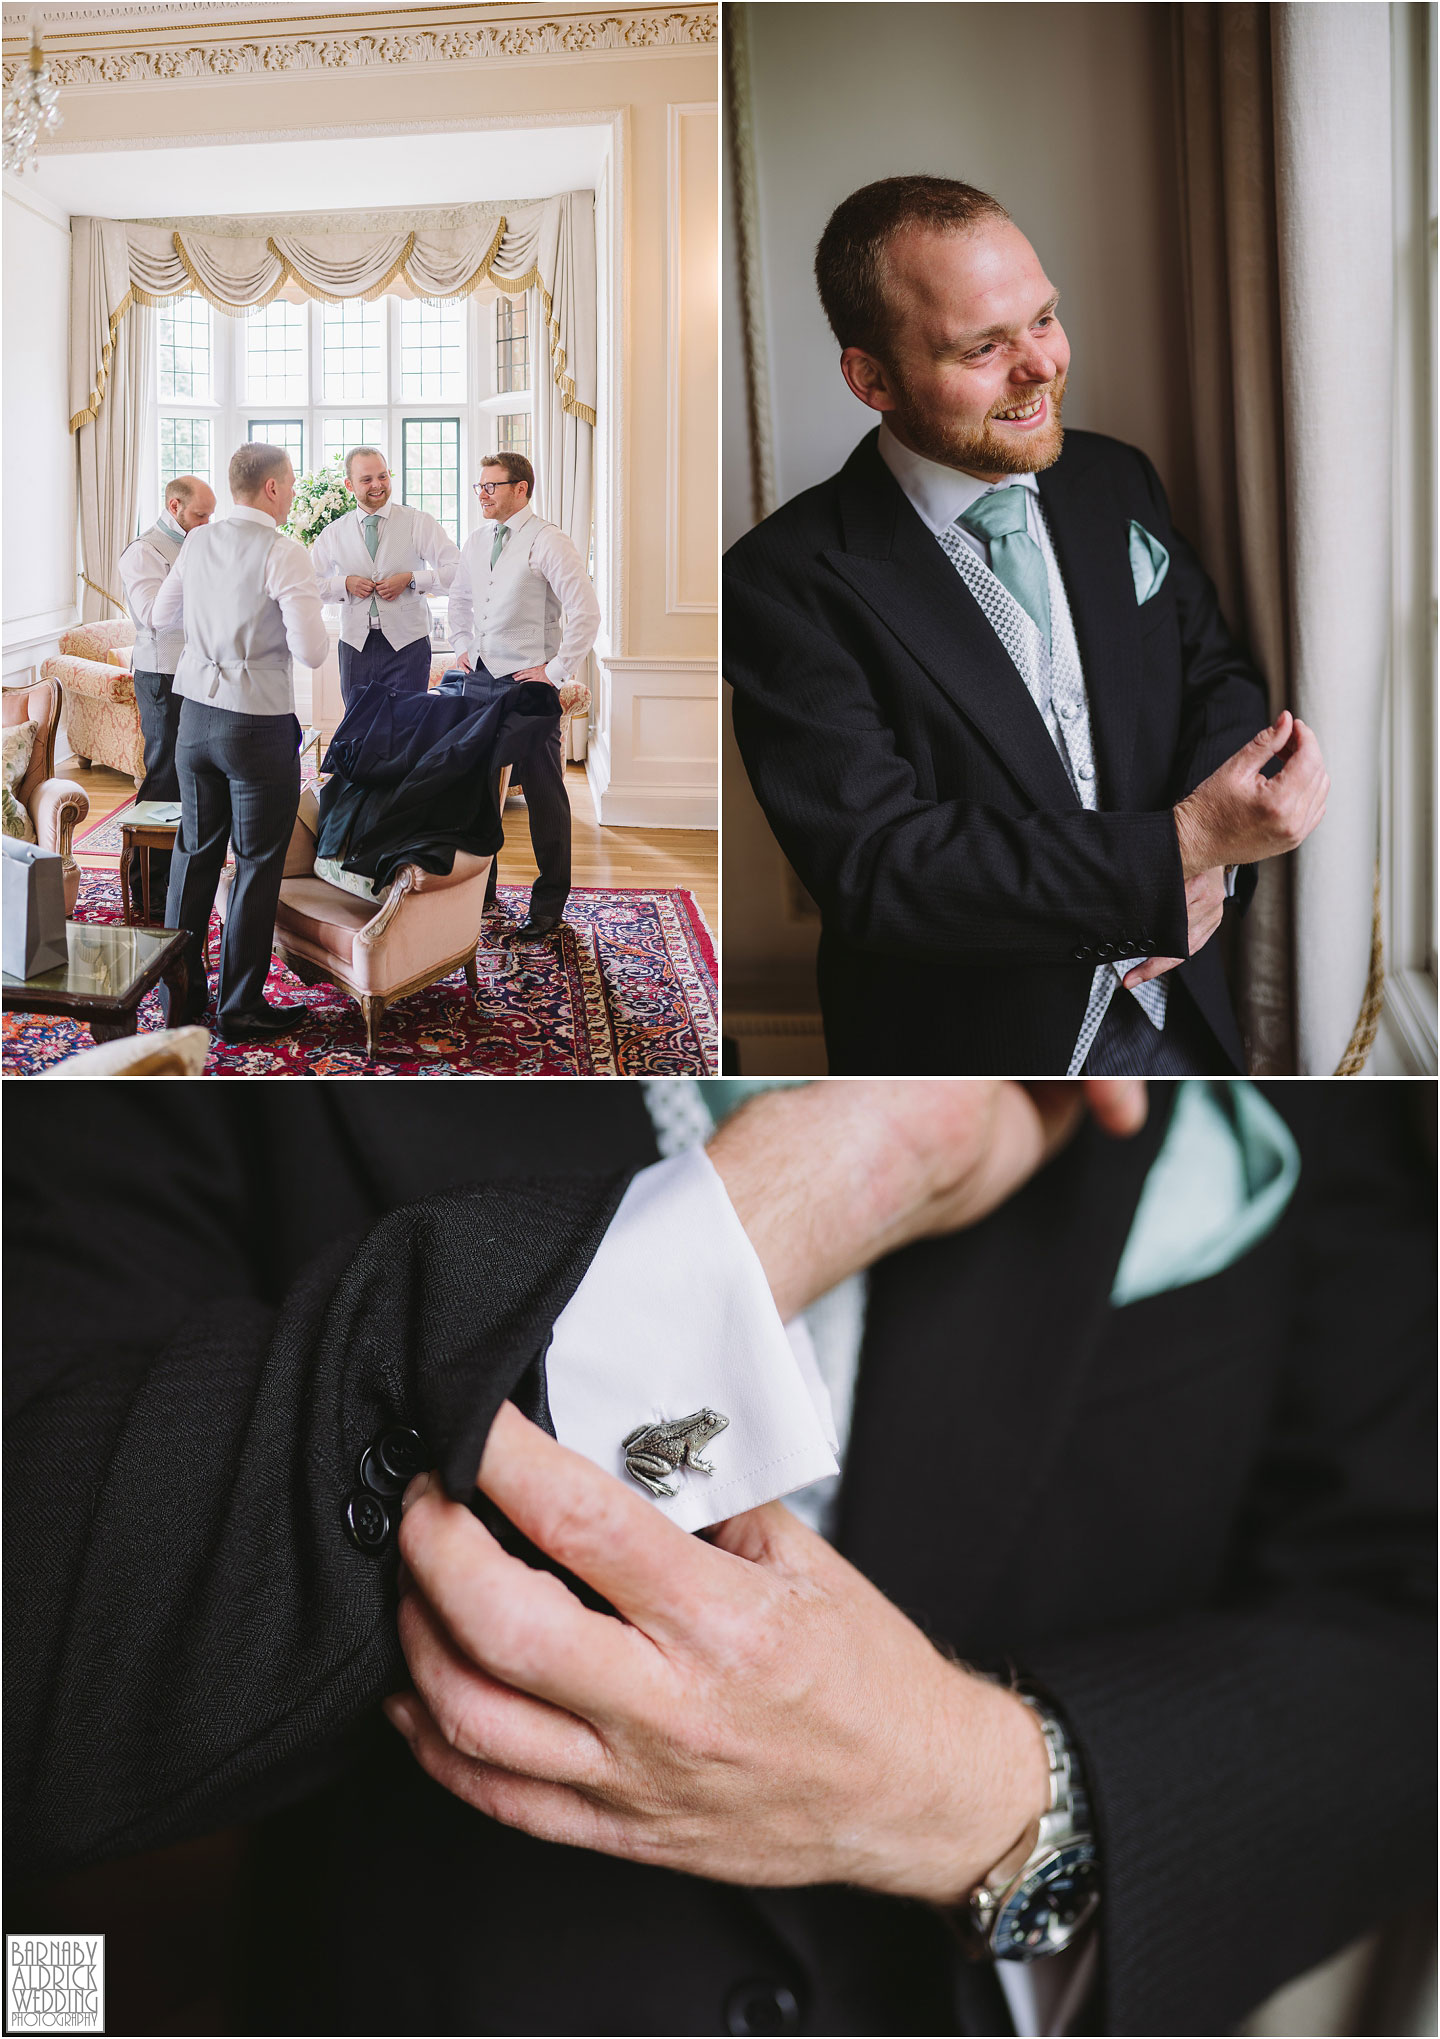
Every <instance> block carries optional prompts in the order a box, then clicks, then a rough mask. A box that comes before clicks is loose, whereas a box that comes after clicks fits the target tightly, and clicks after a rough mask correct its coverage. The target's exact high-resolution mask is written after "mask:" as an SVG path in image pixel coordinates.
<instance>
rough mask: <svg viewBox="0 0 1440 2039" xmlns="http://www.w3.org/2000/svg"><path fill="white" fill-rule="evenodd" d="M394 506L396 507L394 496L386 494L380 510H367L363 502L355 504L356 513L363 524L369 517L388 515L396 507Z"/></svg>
mask: <svg viewBox="0 0 1440 2039" xmlns="http://www.w3.org/2000/svg"><path fill="white" fill-rule="evenodd" d="M394 507H395V498H394V496H386V498H385V500H384V502H383V503H382V504H381V505H380V508H379V509H378V510H367V509H366V508H365V506H364V504H363V503H357V504H356V505H355V514H356V516H357V517H358V518H359V519H360V521H361V523H362V524H363V523H364V521H365V519H366V518H367V517H388V516H389V514H390V512H391V511H392V510H393V509H394Z"/></svg>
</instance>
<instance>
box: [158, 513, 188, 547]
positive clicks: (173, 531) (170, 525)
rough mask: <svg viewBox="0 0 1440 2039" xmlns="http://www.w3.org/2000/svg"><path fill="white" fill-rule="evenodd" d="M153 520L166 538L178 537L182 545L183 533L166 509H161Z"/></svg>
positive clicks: (183, 541)
mask: <svg viewBox="0 0 1440 2039" xmlns="http://www.w3.org/2000/svg"><path fill="white" fill-rule="evenodd" d="M155 521H156V523H157V524H158V525H159V526H160V529H161V530H162V531H163V532H164V533H165V535H166V537H167V538H178V539H179V541H180V543H181V544H182V545H183V544H184V543H185V533H184V532H183V531H182V530H181V529H180V526H179V525H178V524H177V523H176V522H175V519H174V518H173V517H172V516H171V515H170V512H169V511H168V510H162V511H161V512H160V514H159V516H158V517H157V518H156V519H155Z"/></svg>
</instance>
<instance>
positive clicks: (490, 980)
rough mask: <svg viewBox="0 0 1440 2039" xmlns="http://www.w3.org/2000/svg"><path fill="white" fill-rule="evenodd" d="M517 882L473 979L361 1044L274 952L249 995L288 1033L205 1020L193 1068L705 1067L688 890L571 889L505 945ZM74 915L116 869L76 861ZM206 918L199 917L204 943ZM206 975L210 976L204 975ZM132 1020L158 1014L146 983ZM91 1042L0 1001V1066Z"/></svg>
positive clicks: (350, 1025)
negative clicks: (209, 1027)
mask: <svg viewBox="0 0 1440 2039" xmlns="http://www.w3.org/2000/svg"><path fill="white" fill-rule="evenodd" d="M529 896H530V895H529V887H528V886H523V885H502V886H501V887H500V894H499V902H498V907H497V910H496V911H495V912H493V913H492V914H490V916H489V917H488V918H487V920H486V922H485V929H484V933H483V935H482V937H481V941H480V947H479V949H478V951H477V952H476V963H477V968H478V971H479V976H480V988H479V991H478V993H476V994H474V995H472V994H471V992H470V991H469V989H468V987H467V985H466V983H465V976H464V972H463V971H461V970H456V971H455V973H454V975H453V976H451V977H446V978H443V979H442V980H441V981H440V982H439V983H438V984H432V985H430V986H429V987H428V989H426V990H424V991H417V992H415V993H413V994H412V995H411V996H410V997H409V998H404V999H401V1000H400V1001H399V1002H398V1003H397V1004H396V1005H393V1006H391V1007H390V1009H389V1010H388V1011H387V1012H386V1014H385V1018H384V1021H383V1023H382V1026H381V1030H380V1039H379V1042H378V1044H377V1047H376V1051H375V1055H374V1057H373V1058H371V1057H370V1056H368V1055H367V1054H366V1052H365V1026H364V1022H363V1020H362V1019H361V1016H360V1008H359V1006H358V1005H356V1004H355V1003H354V1001H353V1000H352V999H349V998H347V997H346V996H345V994H344V992H342V991H339V990H337V989H336V987H335V986H333V985H329V984H318V985H305V984H302V983H301V982H300V981H299V979H298V978H296V977H294V976H292V975H291V973H290V972H289V971H288V970H287V969H286V968H285V966H284V964H283V963H281V962H280V961H279V960H278V958H277V959H276V960H274V961H273V962H272V963H271V966H270V976H269V979H268V981H267V983H266V986H265V996H266V998H267V999H268V1000H269V1001H270V1003H271V1004H273V1005H306V1006H308V1007H309V1008H310V1018H309V1019H308V1020H307V1021H306V1023H305V1025H304V1026H303V1027H302V1028H301V1029H300V1030H299V1032H297V1033H294V1034H288V1035H286V1036H285V1037H284V1038H283V1039H281V1040H278V1041H275V1042H274V1043H272V1044H267V1045H266V1046H264V1047H249V1046H236V1047H230V1046H227V1044H226V1043H225V1042H224V1041H222V1040H221V1039H220V1038H219V1036H218V1034H217V1035H215V1038H214V1040H213V1041H212V1044H211V1049H210V1056H209V1060H208V1061H207V1062H206V1064H205V1074H206V1075H207V1076H707V1075H711V1074H713V1073H714V1071H715V1069H716V1068H717V1066H718V1058H717V1042H718V1037H719V1029H718V999H717V986H716V981H715V947H714V943H713V942H712V940H711V937H710V931H709V929H708V928H707V927H706V925H705V920H704V916H703V915H702V914H701V912H700V909H699V907H698V905H697V904H696V902H695V898H694V895H693V894H692V893H690V892H686V891H682V890H680V889H679V888H674V889H670V890H649V889H639V888H634V889H631V888H624V889H622V888H618V887H617V888H615V889H612V890H601V889H598V888H596V889H585V890H580V891H575V892H572V893H571V895H570V901H569V904H568V906H567V907H566V909H565V921H566V925H565V928H564V932H563V933H562V934H561V935H560V936H559V937H558V939H557V938H555V937H552V938H551V939H550V940H549V941H546V942H531V943H524V944H515V943H511V942H509V941H507V940H506V939H505V937H506V936H507V935H508V934H509V933H511V932H512V931H513V930H514V929H515V928H516V927H518V926H519V925H520V923H521V922H522V921H523V920H524V918H525V912H526V907H527V905H528V902H529ZM74 917H75V919H76V920H96V921H118V920H119V919H120V918H121V913H120V884H119V878H118V876H116V875H115V874H114V873H113V872H112V873H101V872H98V871H82V873H81V879H80V898H79V902H78V904H77V906H76V909H75V915H74ZM219 936H220V923H219V919H218V917H217V918H215V919H213V920H212V921H211V930H210V939H211V953H212V969H213V958H214V956H215V954H217V953H218V942H219ZM213 981H214V980H213V976H212V980H211V982H212V989H213ZM139 1024H140V1031H141V1032H142V1033H143V1032H145V1031H146V1030H147V1029H150V1028H155V1027H159V1026H160V1025H161V1024H162V1019H161V1014H160V1000H159V995H158V993H156V992H151V993H149V994H148V996H147V997H145V998H144V999H142V1001H141V1004H140V1015H139ZM90 1046H91V1036H90V1029H89V1028H88V1027H85V1026H81V1025H79V1024H77V1023H76V1022H75V1021H72V1020H64V1019H60V1018H58V1017H56V1018H52V1017H50V1016H48V1015H46V1014H43V1013H6V1014H5V1017H4V1058H3V1064H4V1071H5V1074H6V1075H7V1076H34V1075H36V1074H38V1073H39V1071H41V1070H42V1069H45V1068H47V1067H48V1066H49V1065H50V1064H51V1063H53V1062H59V1061H62V1060H63V1059H64V1058H65V1057H66V1056H67V1055H73V1054H74V1053H75V1052H76V1051H77V1050H78V1049H81V1048H88V1047H90Z"/></svg>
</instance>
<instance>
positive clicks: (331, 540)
mask: <svg viewBox="0 0 1440 2039" xmlns="http://www.w3.org/2000/svg"><path fill="white" fill-rule="evenodd" d="M394 508H396V500H394V495H392V498H390V500H388V502H385V504H383V506H381V508H379V510H365V508H361V506H359V504H357V506H355V508H353V510H347V514H345V516H337V518H335V522H332V524H326V526H324V530H322V532H320V536H318V538H316V540H314V544H312V548H310V559H312V561H314V577H316V583H318V587H320V602H359V599H361V597H359V595H351V593H347V589H345V565H343V561H341V557H339V544H341V532H343V528H345V524H347V520H349V518H355V522H357V524H359V534H361V544H365V518H369V516H377V518H379V522H381V526H383V524H385V520H388V516H390V512H392V510H394ZM406 508H408V510H410V516H412V518H414V522H412V526H410V530H412V536H414V548H416V553H420V555H422V557H424V559H428V561H430V565H428V567H416V569H414V591H416V595H430V593H443V591H445V589H447V587H449V585H451V579H453V575H455V569H457V567H459V561H461V555H459V546H457V544H455V540H453V538H451V534H449V530H447V528H445V524H441V522H436V520H434V518H432V516H430V514H428V510H414V508H412V506H410V504H406ZM365 551H369V546H365ZM369 599H371V597H369V595H365V597H363V606H365V608H369Z"/></svg>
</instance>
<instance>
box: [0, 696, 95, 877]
mask: <svg viewBox="0 0 1440 2039" xmlns="http://www.w3.org/2000/svg"><path fill="white" fill-rule="evenodd" d="M3 701H4V726H5V728H6V729H17V728H19V727H20V726H21V724H23V723H26V722H34V723H36V724H38V725H39V726H38V729H37V732H36V736H35V748H34V749H33V750H32V751H31V753H30V762H29V764H28V765H27V766H26V768H25V770H24V771H23V772H22V773H21V774H20V776H19V778H18V779H17V780H16V781H15V785H14V787H13V789H12V790H13V792H14V795H15V798H16V800H18V801H19V803H20V805H21V806H22V807H23V808H24V809H25V812H26V813H27V814H28V815H29V816H30V820H31V822H32V824H33V826H34V829H35V840H36V842H38V843H39V845H40V847H41V849H42V850H53V851H54V852H55V854H56V855H57V856H60V857H63V858H64V860H65V911H66V913H67V914H69V913H73V912H74V911H75V901H76V899H77V898H78V896H79V892H80V866H79V865H78V864H77V863H76V861H75V859H74V857H73V856H72V855H71V853H70V843H71V838H72V837H73V836H74V833H75V830H76V829H77V828H78V826H79V825H80V823H81V822H82V821H83V820H84V819H85V816H86V815H87V814H88V813H89V812H90V798H89V795H88V794H87V793H86V791H85V789H84V787H83V786H77V785H76V783H75V781H74V780H73V779H57V778H56V777H55V732H56V730H57V729H58V727H59V724H60V689H59V687H58V685H57V684H56V683H55V681H54V680H51V679H48V678H46V679H42V680H40V681H38V682H37V683H36V684H35V685H34V686H31V687H7V688H6V689H5V692H4V696H3Z"/></svg>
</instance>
